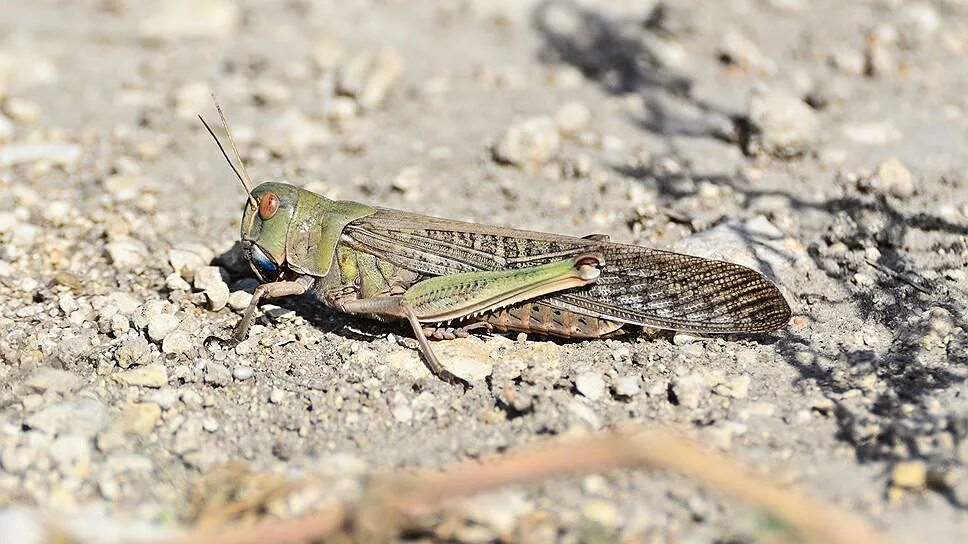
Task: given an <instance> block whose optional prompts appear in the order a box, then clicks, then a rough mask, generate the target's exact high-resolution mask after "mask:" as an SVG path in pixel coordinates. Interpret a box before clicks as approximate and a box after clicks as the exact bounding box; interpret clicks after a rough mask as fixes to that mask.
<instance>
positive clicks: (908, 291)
mask: <svg viewBox="0 0 968 544" xmlns="http://www.w3.org/2000/svg"><path fill="white" fill-rule="evenodd" d="M532 23H533V26H534V28H535V30H536V31H537V32H538V33H539V34H540V35H541V37H542V38H543V47H542V49H541V51H540V52H539V56H540V58H541V59H542V60H543V61H545V62H548V63H565V64H569V65H571V66H573V67H575V68H577V69H578V70H580V71H581V72H582V74H584V75H585V77H586V78H588V79H589V80H591V81H594V82H597V84H598V85H600V87H601V88H602V89H603V90H605V91H607V92H609V93H614V94H627V93H638V94H639V95H640V96H641V98H642V100H643V102H644V103H645V104H646V106H647V107H646V110H647V111H648V112H649V117H648V118H647V119H636V121H637V122H638V124H639V126H640V127H641V129H642V130H643V131H646V132H648V133H649V134H651V135H653V136H655V137H658V138H661V139H663V140H664V141H666V142H667V143H668V148H669V149H671V150H672V152H671V154H670V156H667V157H662V158H661V160H665V161H668V160H669V159H671V160H673V161H677V162H679V163H680V165H681V166H682V167H681V168H679V169H676V170H675V171H673V172H671V173H670V172H669V171H668V170H669V169H668V168H664V167H662V166H660V164H659V163H660V160H652V161H650V163H649V164H644V165H641V166H636V167H627V166H615V167H614V168H615V170H616V171H617V172H618V173H620V174H622V175H624V176H628V177H630V178H634V179H635V180H638V181H639V182H640V183H642V184H644V185H645V186H647V187H649V188H651V189H654V190H655V191H656V193H657V195H658V200H659V203H658V204H659V205H660V209H661V207H668V206H671V205H673V204H674V203H675V202H676V201H677V200H679V199H682V198H685V197H688V196H691V195H693V194H694V193H695V187H696V184H695V183H683V182H684V181H689V178H693V179H702V180H703V181H707V182H709V183H712V184H714V185H717V186H720V187H728V188H729V189H730V190H732V191H733V192H735V193H737V194H740V195H742V197H743V198H742V199H740V202H741V204H740V208H741V209H740V211H739V213H740V215H745V216H746V217H749V216H750V215H751V214H752V213H755V212H753V210H751V209H750V206H751V203H753V202H754V201H755V200H756V199H757V198H759V197H764V196H769V197H776V198H782V199H785V202H786V203H787V206H788V207H789V210H787V212H789V211H792V212H793V213H797V214H802V213H810V217H811V218H814V217H821V218H822V221H823V226H821V229H820V230H821V231H822V232H823V234H822V235H820V236H819V237H817V238H816V239H809V240H803V241H804V243H805V244H806V245H807V246H808V254H809V257H810V260H812V262H813V263H814V264H815V265H816V267H817V268H818V269H819V270H821V271H823V275H824V276H825V277H826V278H827V279H829V280H830V281H833V282H835V283H836V284H837V285H838V287H839V288H840V290H841V291H842V292H843V293H846V296H843V297H832V296H831V295H829V294H828V292H827V290H826V289H824V288H823V283H822V282H818V281H810V280H807V281H805V282H796V283H798V284H806V285H807V287H806V289H805V290H803V291H802V292H800V293H798V294H797V296H798V297H799V299H800V302H801V303H804V305H805V307H809V306H810V305H813V304H820V305H834V306H835V307H836V308H837V310H838V312H844V315H846V316H847V320H848V322H849V323H850V324H851V325H852V326H854V327H856V330H857V331H860V330H861V329H862V328H863V327H868V326H881V327H883V328H884V329H886V330H888V331H895V334H894V336H893V338H892V339H891V341H890V346H889V347H888V348H886V349H880V350H874V349H859V348H851V347H847V345H846V342H844V341H843V340H844V338H839V339H834V340H835V341H832V342H827V343H826V344H825V345H820V344H819V343H818V342H817V341H816V340H815V339H813V338H808V337H806V336H799V335H797V334H794V333H789V332H788V333H786V335H785V337H784V338H783V339H782V340H781V341H780V342H779V343H778V345H777V349H778V352H779V353H780V354H781V355H782V357H783V358H784V360H785V361H786V362H787V363H788V364H790V365H793V366H794V367H796V368H797V369H798V370H799V372H800V373H801V380H802V381H804V382H807V381H809V382H811V383H815V384H816V385H817V386H818V387H820V389H821V390H822V391H823V393H824V395H825V396H827V397H828V398H830V399H831V400H833V401H834V403H835V405H836V408H835V409H834V410H833V412H834V415H835V417H836V418H837V422H838V425H839V428H840V432H839V435H838V438H839V439H841V440H843V441H845V442H846V443H848V444H850V445H851V446H852V447H853V448H854V449H855V451H856V454H857V456H858V458H859V459H860V460H862V461H868V460H888V461H892V460H898V459H902V458H911V457H916V458H925V459H929V460H933V461H937V462H941V463H944V462H954V459H953V458H952V457H953V455H954V453H953V452H954V451H956V449H957V444H958V443H960V442H961V441H963V440H965V439H966V436H968V416H966V415H964V414H962V415H958V414H953V413H943V410H942V412H941V413H939V411H938V407H937V406H932V404H936V403H937V401H936V400H933V399H931V400H929V398H930V397H932V395H934V394H935V393H937V392H939V391H942V390H946V389H948V388H950V387H952V386H954V385H956V384H960V383H962V382H963V381H964V379H965V373H966V370H968V356H966V355H965V354H966V353H968V343H966V342H965V338H966V335H965V334H960V335H959V334H957V332H958V328H959V327H961V328H962V329H964V323H965V313H966V312H965V304H966V300H968V293H966V292H965V291H964V290H963V288H961V287H959V286H957V285H956V283H955V282H954V281H947V280H945V279H944V277H943V271H944V270H945V269H952V268H958V267H963V266H966V265H968V263H965V262H963V258H961V257H959V255H964V254H965V247H966V245H968V239H966V238H965V235H966V234H968V226H966V225H961V224H955V223H951V222H949V221H947V220H945V219H943V218H940V217H937V216H934V215H932V214H929V213H926V212H924V211H917V210H909V209H905V206H904V204H905V203H902V202H898V201H894V200H892V199H888V198H886V197H884V196H882V195H878V194H875V193H874V192H867V191H865V190H864V188H863V187H861V186H849V187H848V189H847V190H846V194H845V195H844V196H841V197H837V198H830V199H826V200H815V201H812V200H808V199H805V198H803V197H801V196H799V195H800V194H801V192H798V191H797V189H796V187H793V188H792V189H790V190H776V189H764V188H758V187H756V186H755V183H753V182H750V181H748V180H742V179H737V178H738V176H736V175H731V174H729V173H716V172H714V173H708V172H704V173H702V174H701V175H698V174H695V173H693V172H691V171H690V166H689V164H688V163H687V162H686V161H683V160H682V159H681V157H679V156H678V155H677V153H676V151H675V149H676V148H675V145H674V142H673V139H674V138H677V137H681V136H689V137H696V138H714V139H717V140H725V141H729V142H735V143H737V145H738V142H739V141H740V135H739V132H740V131H739V130H738V129H737V127H740V126H742V119H741V118H740V117H739V116H737V115H736V114H735V113H731V112H725V111H721V110H719V109H717V108H715V107H713V106H710V105H709V104H706V103H705V102H703V101H702V100H700V99H697V98H696V97H694V96H692V95H691V92H690V89H691V88H692V82H691V81H690V80H689V79H688V77H686V76H683V75H682V74H674V73H671V72H669V71H667V70H665V69H663V68H662V67H661V63H659V62H656V59H657V54H656V52H655V51H654V50H652V48H650V45H649V44H650V43H655V41H656V40H660V39H662V38H663V37H664V35H665V34H667V33H668V32H669V28H670V26H671V27H672V28H674V26H675V24H676V23H675V21H671V20H670V18H669V13H668V11H667V8H665V7H664V6H663V5H662V4H659V7H657V8H656V9H655V10H654V11H653V12H652V13H649V14H647V15H646V16H645V18H644V19H641V20H631V21H629V20H611V19H609V18H608V17H606V16H604V15H602V14H599V13H596V12H594V11H591V10H588V9H585V8H582V7H580V6H578V5H577V4H575V3H574V2H571V1H568V0H549V1H546V2H543V3H541V4H539V6H538V7H537V8H536V9H535V10H534V12H533V14H532ZM670 103H672V104H675V107H674V108H673V109H670V108H668V107H667V105H668V104H670ZM673 110H674V111H673ZM681 111H694V112H699V113H700V114H701V115H700V117H699V118H698V119H697V118H693V116H689V117H688V118H684V117H683V116H681V115H680V114H679V113H678V112H681ZM790 185H791V186H792V185H794V184H793V183H791V184H790ZM845 185H850V184H845ZM803 192H805V191H803ZM724 219H725V218H724ZM912 236H913V237H916V238H917V239H918V240H920V241H921V243H919V244H916V245H917V246H918V247H915V248H914V249H911V248H909V247H908V246H909V244H908V240H909V238H910V237H912ZM925 241H926V242H925ZM751 242H752V241H751ZM833 247H836V248H837V250H834V249H832V248H833ZM843 247H846V251H844V250H843ZM750 249H751V250H752V252H753V253H754V254H757V255H759V252H761V251H763V250H764V248H761V247H755V246H753V245H751V247H750ZM918 252H920V254H921V256H924V255H926V254H928V253H933V254H934V257H937V256H938V255H941V257H940V258H933V259H931V260H930V262H933V263H935V264H934V265H933V266H931V267H930V268H926V267H925V266H924V265H923V264H920V262H921V261H925V260H926V259H919V262H918V263H916V262H915V260H914V257H915V254H916V253H918ZM861 272H862V273H864V274H867V275H869V276H873V277H874V278H875V280H874V284H873V285H866V286H861V285H858V282H857V281H855V274H858V273H861ZM926 275H930V276H931V277H932V278H934V279H932V280H928V279H926ZM932 309H933V310H932ZM809 314H810V312H808V315H807V316H806V317H807V318H808V319H811V315H809ZM814 319H815V318H814ZM822 325H823V324H817V323H813V324H811V325H810V326H808V327H807V329H808V330H809V329H813V330H815V331H816V330H823V329H822ZM939 329H940V330H939ZM946 331H947V332H946ZM846 332H854V331H845V332H840V333H839V334H841V336H843V335H845V334H846ZM962 332H965V331H964V330H962ZM945 334H951V338H952V340H951V341H950V342H949V345H948V346H947V352H945V351H944V350H945V347H944V345H941V346H940V348H939V346H937V345H932V344H931V342H930V339H931V338H933V335H934V336H937V335H940V336H941V337H942V338H944V336H945ZM814 336H816V335H814ZM938 349H941V350H942V351H941V353H938V351H937V350H938ZM871 375H873V376H874V382H876V383H878V384H880V386H879V387H878V388H877V389H876V390H868V391H866V392H865V394H867V396H868V400H871V399H870V397H871V396H872V397H873V399H872V402H868V403H859V402H852V401H850V400H847V399H849V397H850V395H846V394H845V393H847V391H849V390H851V389H860V390H862V391H863V390H865V388H867V389H869V386H865V385H864V384H865V383H867V382H869V381H870V379H871V378H870V376H871ZM865 380H867V382H865ZM872 391H873V392H872ZM943 434H947V435H949V437H950V438H947V439H944V440H942V443H945V442H948V443H950V442H951V441H953V442H954V444H955V447H941V448H938V447H933V446H930V447H928V446H927V445H929V444H931V443H934V442H935V441H936V439H939V436H940V435H943Z"/></svg>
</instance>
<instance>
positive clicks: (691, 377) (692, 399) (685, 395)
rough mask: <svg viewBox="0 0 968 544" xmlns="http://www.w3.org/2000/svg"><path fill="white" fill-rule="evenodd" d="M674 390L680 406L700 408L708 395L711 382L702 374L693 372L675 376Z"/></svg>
mask: <svg viewBox="0 0 968 544" xmlns="http://www.w3.org/2000/svg"><path fill="white" fill-rule="evenodd" d="M672 391H673V393H675V396H676V399H677V400H678V402H679V405H680V406H683V407H685V408H690V409H693V408H698V407H699V405H700V404H701V403H702V401H703V400H704V399H705V398H706V397H707V396H708V394H709V384H708V383H707V381H706V378H705V377H704V376H703V375H702V374H700V373H698V372H693V373H691V374H686V375H685V376H679V377H677V378H675V380H674V381H673V383H672Z"/></svg>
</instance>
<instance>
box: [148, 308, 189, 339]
mask: <svg viewBox="0 0 968 544" xmlns="http://www.w3.org/2000/svg"><path fill="white" fill-rule="evenodd" d="M180 322H181V320H179V319H178V318H177V317H175V316H174V315H172V314H158V315H155V316H153V317H152V318H151V320H150V321H148V337H149V338H151V339H152V340H153V341H155V342H161V341H162V340H164V339H165V337H166V336H168V335H169V334H171V332H172V331H174V330H175V329H177V328H178V324H179V323H180Z"/></svg>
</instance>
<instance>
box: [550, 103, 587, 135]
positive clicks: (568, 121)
mask: <svg viewBox="0 0 968 544" xmlns="http://www.w3.org/2000/svg"><path fill="white" fill-rule="evenodd" d="M591 119H592V112H591V111H589V109H588V107H587V106H585V105H584V104H582V103H581V102H578V101H572V102H567V103H565V104H564V105H563V106H561V107H560V108H558V111H556V112H555V124H556V125H557V126H558V130H560V131H561V133H562V134H567V135H572V134H577V133H579V132H581V131H582V130H584V129H585V127H587V126H588V123H589V121H591Z"/></svg>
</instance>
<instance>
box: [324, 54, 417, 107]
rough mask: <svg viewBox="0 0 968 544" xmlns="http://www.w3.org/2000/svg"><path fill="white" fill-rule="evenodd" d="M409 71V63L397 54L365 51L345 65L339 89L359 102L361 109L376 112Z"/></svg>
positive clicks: (341, 73) (341, 72)
mask: <svg viewBox="0 0 968 544" xmlns="http://www.w3.org/2000/svg"><path fill="white" fill-rule="evenodd" d="M405 70H406V63H405V62H404V60H403V57H401V56H400V55H399V54H398V53H397V52H396V51H393V50H391V49H387V48H383V49H380V50H378V51H364V52H362V53H359V54H357V55H355V56H354V57H353V58H351V59H349V61H347V62H346V64H345V65H343V68H342V70H341V71H340V77H339V89H340V92H342V93H344V94H348V95H350V96H353V97H354V98H356V101H357V102H359V104H360V106H362V107H364V108H367V109H370V108H375V107H377V106H379V105H380V104H381V103H383V101H384V100H385V99H386V97H387V95H388V94H389V92H390V90H391V89H392V88H393V87H394V85H396V83H397V81H398V80H399V79H400V78H401V77H402V76H403V73H404V71H405Z"/></svg>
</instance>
